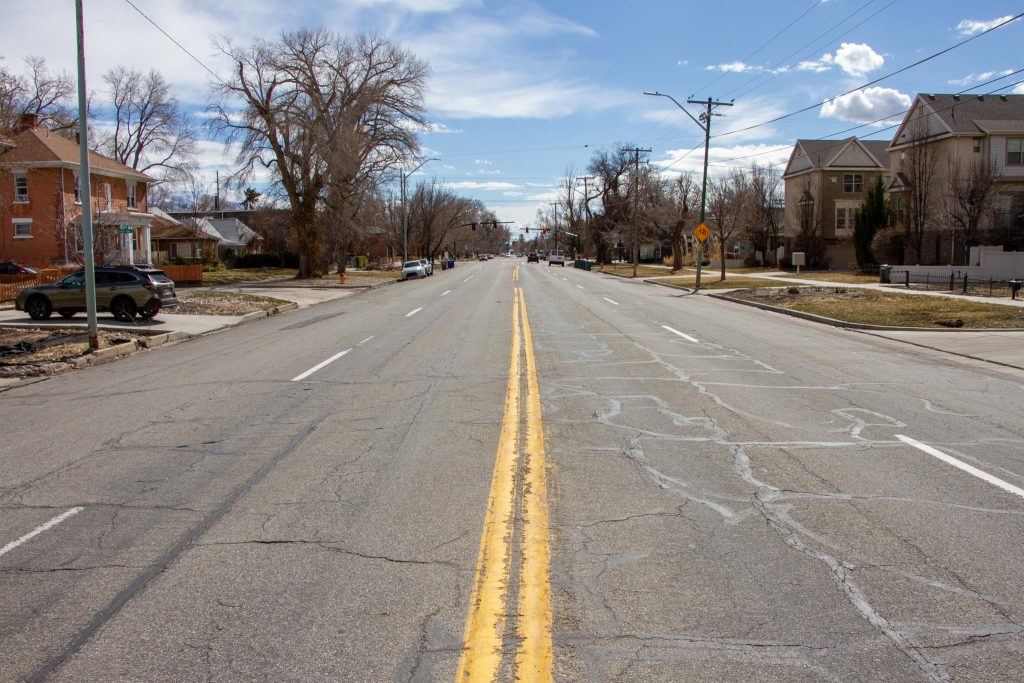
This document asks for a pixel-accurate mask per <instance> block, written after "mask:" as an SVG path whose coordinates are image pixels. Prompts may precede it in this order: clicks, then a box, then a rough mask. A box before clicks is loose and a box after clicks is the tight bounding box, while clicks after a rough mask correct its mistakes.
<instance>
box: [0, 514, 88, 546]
mask: <svg viewBox="0 0 1024 683" xmlns="http://www.w3.org/2000/svg"><path fill="white" fill-rule="evenodd" d="M84 509H85V508H82V507H73V508H71V509H70V510H68V511H67V512H64V513H61V514H59V515H57V516H56V517H54V518H53V519H51V520H50V521H48V522H46V523H45V524H41V525H39V526H37V527H36V528H35V529H33V530H32V531H30V532H28V533H27V534H25V535H24V536H22V537H21V538H19V539H18V540H16V541H11V542H10V543H8V544H7V545H5V546H4V547H3V548H0V555H6V554H7V553H9V552H11V551H12V550H14V549H15V548H17V547H18V546H19V545H21V544H22V543H25V542H26V541H31V540H32V539H33V538H35V537H36V536H38V535H39V534H41V533H43V532H44V531H46V530H47V529H52V528H53V527H55V526H57V525H58V524H60V523H61V522H63V521H64V520H65V519H67V518H68V517H73V516H75V515H77V514H78V513H79V512H81V511H82V510H84Z"/></svg>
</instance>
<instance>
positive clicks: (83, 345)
mask: <svg viewBox="0 0 1024 683" xmlns="http://www.w3.org/2000/svg"><path fill="white" fill-rule="evenodd" d="M98 335H99V341H100V348H101V349H107V348H111V347H114V346H119V345H121V344H134V343H135V342H136V341H137V340H140V339H145V338H146V337H147V336H148V335H142V334H133V333H132V332H129V331H123V330H99V332H98ZM88 350H89V333H88V332H87V331H86V330H83V329H81V328H63V327H62V328H46V329H40V328H11V327H3V328H0V377H36V376H39V375H51V374H53V373H55V372H59V371H61V370H65V369H67V368H69V367H71V364H72V362H73V361H75V360H77V359H79V358H82V357H84V356H86V355H87V353H88Z"/></svg>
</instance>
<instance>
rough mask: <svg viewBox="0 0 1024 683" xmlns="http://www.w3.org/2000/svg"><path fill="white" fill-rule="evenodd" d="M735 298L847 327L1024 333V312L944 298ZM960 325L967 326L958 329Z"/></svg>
mask: <svg viewBox="0 0 1024 683" xmlns="http://www.w3.org/2000/svg"><path fill="white" fill-rule="evenodd" d="M732 296H733V297H735V298H739V299H745V300H747V301H758V302H762V303H767V304H770V305H772V306H778V307H780V308H787V309H790V310H794V311H802V312H804V313H812V314H814V315H821V316H825V317H827V318H834V319H836V320H843V321H845V322H852V323H863V324H868V325H883V326H886V327H926V328H934V329H936V330H941V329H948V328H950V327H964V328H975V329H976V328H1024V308H1017V307H1013V306H1003V305H1000V304H985V303H976V302H974V301H963V300H959V299H952V298H947V297H940V296H923V295H914V294H892V293H889V292H878V291H874V290H867V289H848V288H845V287H800V288H797V287H790V288H785V289H752V290H750V291H745V292H737V293H735V294H733V295H732ZM957 321H962V324H961V325H957Z"/></svg>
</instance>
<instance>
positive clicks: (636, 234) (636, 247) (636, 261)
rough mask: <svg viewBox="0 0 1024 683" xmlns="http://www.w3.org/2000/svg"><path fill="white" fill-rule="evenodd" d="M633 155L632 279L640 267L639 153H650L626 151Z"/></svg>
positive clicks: (640, 150)
mask: <svg viewBox="0 0 1024 683" xmlns="http://www.w3.org/2000/svg"><path fill="white" fill-rule="evenodd" d="M626 151H627V152H632V153H633V155H634V156H633V277H636V271H637V267H638V266H639V265H640V230H639V228H638V226H637V217H638V214H639V212H640V152H650V151H651V150H649V149H641V148H639V147H635V148H633V149H627V150H626Z"/></svg>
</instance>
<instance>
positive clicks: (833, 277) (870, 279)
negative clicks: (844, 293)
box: [775, 273, 878, 284]
mask: <svg viewBox="0 0 1024 683" xmlns="http://www.w3.org/2000/svg"><path fill="white" fill-rule="evenodd" d="M775 277H778V278H783V277H792V278H797V279H800V280H822V281H825V282H839V283H842V284H878V276H877V275H865V274H864V273H806V274H805V273H801V274H799V275H797V274H796V273H786V274H785V275H776V276H775Z"/></svg>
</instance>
